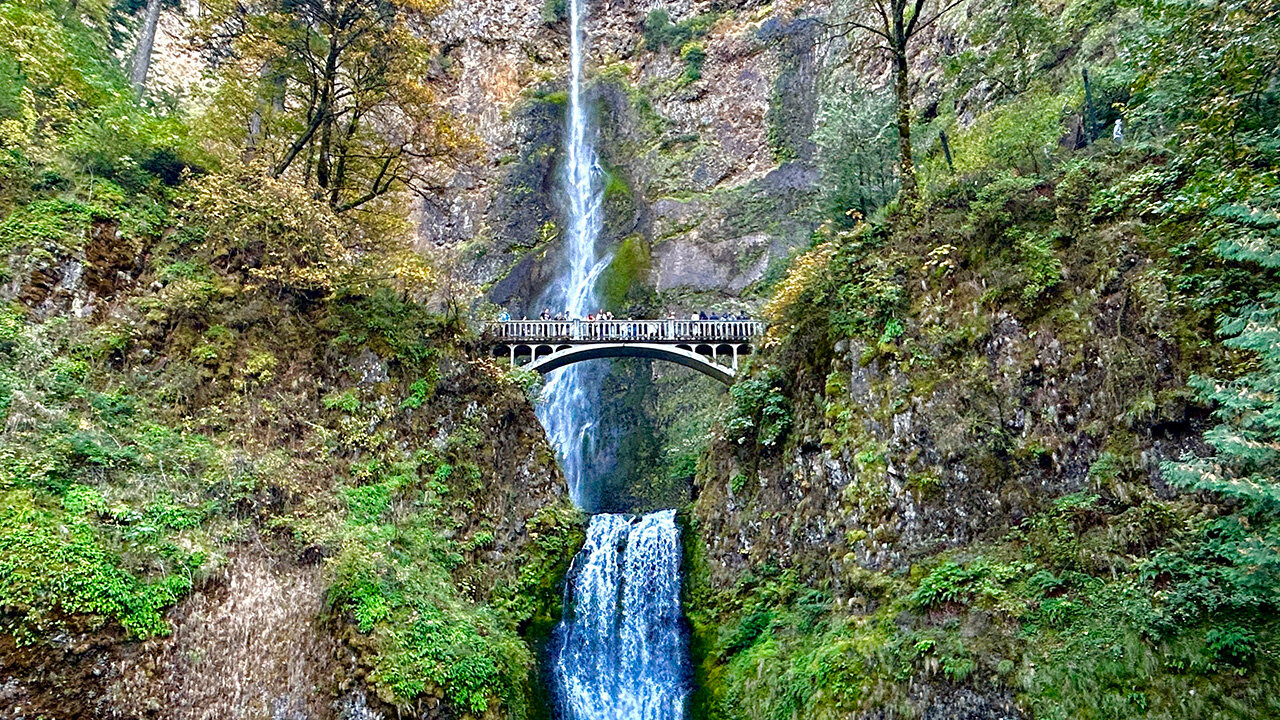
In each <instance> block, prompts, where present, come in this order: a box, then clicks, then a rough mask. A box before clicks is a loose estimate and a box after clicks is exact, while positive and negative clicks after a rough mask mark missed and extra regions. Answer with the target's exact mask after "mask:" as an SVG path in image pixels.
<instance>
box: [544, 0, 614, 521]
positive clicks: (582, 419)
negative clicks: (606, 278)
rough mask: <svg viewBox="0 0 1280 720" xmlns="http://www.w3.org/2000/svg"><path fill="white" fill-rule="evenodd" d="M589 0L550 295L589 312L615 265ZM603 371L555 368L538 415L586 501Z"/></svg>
mask: <svg viewBox="0 0 1280 720" xmlns="http://www.w3.org/2000/svg"><path fill="white" fill-rule="evenodd" d="M585 15H586V2H585V0H572V2H570V3H569V29H570V47H569V55H570V61H571V62H570V77H569V108H568V118H567V122H566V129H567V132H566V140H565V161H564V168H563V174H562V176H561V184H562V187H563V191H564V195H565V199H566V200H567V202H568V228H567V233H566V236H565V246H566V247H565V257H564V265H563V267H562V270H561V272H560V274H559V275H558V276H557V278H556V280H555V282H553V283H552V284H551V286H550V287H548V288H547V291H546V293H545V294H544V296H543V301H544V304H545V305H547V306H548V307H555V308H557V309H563V310H564V311H565V312H567V313H568V314H569V315H570V316H572V317H586V316H587V315H588V314H590V313H593V312H595V311H596V309H597V307H596V306H597V305H598V304H599V298H598V297H597V296H596V281H597V280H599V278H600V274H601V273H603V272H604V270H605V268H607V267H608V265H609V259H608V258H607V257H605V258H601V257H599V254H598V253H597V251H596V241H597V240H598V239H599V237H600V232H601V230H602V229H603V227H604V217H603V214H602V206H603V203H604V189H603V186H602V182H601V176H602V172H601V170H600V163H599V160H598V159H597V157H596V152H595V147H594V146H593V144H592V138H591V137H590V134H589V132H588V130H589V122H590V117H589V115H588V113H587V110H586V107H585V105H584V103H583V98H582V84H583V62H584V59H583V51H584V48H583V44H584V37H583V22H584V20H585ZM599 393H600V384H599V379H598V376H597V375H596V374H593V373H592V372H590V370H589V369H587V368H583V367H580V366H576V365H574V366H569V367H566V368H564V369H562V370H560V371H559V372H557V373H555V374H554V375H552V376H551V377H550V378H549V379H548V381H547V384H546V387H545V388H544V390H543V401H542V402H541V403H540V404H539V409H538V417H539V418H540V419H541V420H542V424H543V425H544V426H545V427H546V428H547V433H548V435H550V438H551V443H552V444H553V445H554V446H555V448H556V450H557V451H558V452H559V454H560V462H561V467H562V468H563V470H564V474H565V477H566V479H567V480H568V482H569V493H570V495H571V496H572V497H573V500H574V502H575V503H576V504H577V505H578V506H579V507H585V508H587V509H590V506H591V504H592V498H590V497H589V496H588V495H587V488H586V487H585V485H584V482H583V473H584V470H585V466H586V464H587V462H588V460H589V458H591V457H592V455H593V452H592V450H593V448H594V446H595V444H596V443H595V440H596V439H595V437H594V436H593V431H594V430H595V427H596V425H597V422H598V415H597V412H596V406H597V405H598V396H599Z"/></svg>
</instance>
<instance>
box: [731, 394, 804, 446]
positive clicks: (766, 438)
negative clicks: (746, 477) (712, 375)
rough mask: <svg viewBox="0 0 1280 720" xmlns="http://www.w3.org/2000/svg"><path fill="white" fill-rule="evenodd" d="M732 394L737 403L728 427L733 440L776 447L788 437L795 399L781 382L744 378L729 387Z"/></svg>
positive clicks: (739, 442) (734, 401)
mask: <svg viewBox="0 0 1280 720" xmlns="http://www.w3.org/2000/svg"><path fill="white" fill-rule="evenodd" d="M729 396H730V397H731V398H733V406H732V409H731V410H730V415H729V416H728V418H726V420H725V423H724V427H725V432H726V433H727V434H728V436H729V438H730V439H731V440H733V441H734V442H736V443H738V444H745V443H748V442H750V443H751V444H752V445H753V446H754V445H757V444H758V445H761V446H764V447H774V446H776V445H778V444H779V443H780V442H781V441H782V440H784V439H785V438H786V435H787V432H788V431H789V430H790V429H791V401H790V399H788V397H787V396H786V394H785V393H784V392H783V391H782V389H781V387H780V383H779V381H777V380H769V379H763V378H752V379H748V380H742V381H740V382H738V383H736V384H734V385H733V387H731V388H729Z"/></svg>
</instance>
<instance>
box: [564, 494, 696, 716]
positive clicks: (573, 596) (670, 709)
mask: <svg viewBox="0 0 1280 720" xmlns="http://www.w3.org/2000/svg"><path fill="white" fill-rule="evenodd" d="M565 594H566V608H565V618H564V620H563V622H561V624H560V625H559V627H558V628H557V629H556V636H555V653H554V667H553V674H554V683H555V691H556V697H557V706H558V710H559V713H560V715H559V716H560V717H562V718H564V720H604V719H608V720H678V719H679V718H682V717H683V716H684V703H685V698H686V696H687V695H688V686H689V683H688V672H687V662H686V657H687V642H686V639H685V635H684V630H683V627H682V625H681V608H680V529H679V527H678V526H677V525H676V521H675V511H674V510H665V511H662V512H656V513H652V514H649V515H645V516H643V517H635V516H630V515H617V514H610V515H595V516H593V517H592V518H591V523H590V526H589V528H588V531H587V542H586V546H585V547H584V548H583V549H582V551H581V553H579V555H578V557H577V558H576V559H575V560H574V567H573V570H572V571H571V576H570V580H569V585H568V590H567V591H566V593H565Z"/></svg>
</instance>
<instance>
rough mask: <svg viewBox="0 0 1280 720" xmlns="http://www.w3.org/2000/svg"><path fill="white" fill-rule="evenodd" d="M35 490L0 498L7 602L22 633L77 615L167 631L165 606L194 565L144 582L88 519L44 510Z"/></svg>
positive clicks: (2, 592) (0, 588) (138, 632)
mask: <svg viewBox="0 0 1280 720" xmlns="http://www.w3.org/2000/svg"><path fill="white" fill-rule="evenodd" d="M33 500H34V498H33V496H32V495H31V493H30V492H29V491H27V492H23V491H16V492H8V493H4V496H3V499H0V606H3V607H5V608H8V609H9V610H10V612H15V611H16V618H17V622H18V625H17V627H13V626H10V627H9V628H7V629H8V630H10V631H16V632H18V633H19V634H20V635H29V634H31V633H36V632H44V631H47V630H49V629H52V628H58V627H65V626H66V624H67V623H68V621H69V620H70V619H71V618H72V617H74V616H80V617H83V618H87V619H88V620H90V622H95V623H96V624H101V623H102V622H103V621H111V622H117V623H119V624H120V625H121V626H122V627H123V628H124V629H125V630H126V631H127V632H129V633H130V634H131V635H133V636H135V637H140V638H147V637H151V636H153V635H166V634H168V632H169V624H168V622H167V621H166V620H165V617H164V613H165V611H166V610H167V609H168V608H169V607H170V606H171V605H173V604H174V603H175V602H177V600H178V599H179V598H180V597H181V596H182V595H183V594H185V593H186V592H187V591H188V590H190V588H191V576H190V575H189V572H190V571H191V569H192V568H190V567H179V568H176V569H177V571H178V572H176V573H174V574H169V575H165V576H163V577H161V578H159V579H157V580H155V581H153V582H149V583H148V582H144V581H143V580H142V579H140V578H138V577H137V576H136V575H134V574H132V573H130V572H128V571H127V570H124V569H122V568H121V567H120V561H119V559H118V558H115V557H113V556H112V555H111V554H110V553H109V552H108V551H107V550H106V549H105V547H104V546H103V544H102V541H101V539H100V537H99V533H98V531H97V530H96V529H95V528H94V527H93V526H92V525H91V524H90V523H89V522H88V521H87V520H83V519H79V518H69V517H64V516H62V515H61V513H58V512H56V511H42V510H39V509H37V508H36V507H35V506H34V505H33Z"/></svg>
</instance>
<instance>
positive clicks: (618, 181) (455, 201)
mask: <svg viewBox="0 0 1280 720" xmlns="http://www.w3.org/2000/svg"><path fill="white" fill-rule="evenodd" d="M561 5H562V4H561ZM783 5H785V4H784V3H760V2H737V3H710V2H673V3H656V2H593V3H590V4H589V13H590V16H591V19H590V21H589V23H588V27H589V35H590V37H589V45H590V48H589V51H590V61H589V64H590V66H591V75H592V80H591V88H590V95H591V102H592V105H593V107H594V110H595V114H596V124H597V128H598V133H599V136H600V137H599V143H598V145H599V149H600V153H601V157H602V163H603V164H604V170H605V173H606V178H605V180H604V181H605V183H606V193H607V210H608V212H607V214H608V219H607V233H606V237H605V238H603V239H602V244H603V245H604V246H605V248H603V249H605V250H606V251H611V250H613V249H615V248H618V246H619V245H621V244H623V243H624V242H629V243H630V250H629V251H628V252H625V253H622V254H621V255H620V256H619V257H620V261H619V262H618V263H617V267H615V269H614V273H615V281H616V282H618V283H619V284H621V285H624V286H625V287H626V288H627V290H628V291H629V294H628V293H622V294H619V295H617V296H616V297H613V298H610V300H611V302H612V303H613V304H614V305H616V306H620V307H619V309H621V308H623V307H626V306H629V305H635V304H639V305H642V306H648V307H655V306H664V305H674V304H676V303H678V302H679V301H680V300H682V299H687V298H688V296H694V297H701V298H703V299H704V300H705V301H707V302H712V301H715V300H717V299H718V300H719V301H724V300H727V299H729V298H734V297H738V296H741V295H742V294H743V293H746V292H749V290H750V288H751V287H752V286H753V285H754V284H755V283H757V282H758V281H760V280H761V278H763V276H764V273H765V271H766V269H767V268H768V267H769V265H770V263H771V262H773V261H776V260H778V259H779V258H781V257H784V256H785V255H786V253H787V252H788V250H789V249H790V248H792V247H795V246H797V245H799V244H802V243H804V242H806V241H807V239H808V235H809V232H810V231H811V230H812V228H813V227H814V224H815V220H814V215H813V213H812V212H811V209H812V203H813V199H814V197H815V193H816V184H817V176H816V173H815V172H814V169H813V160H814V158H813V147H812V142H811V141H810V139H809V137H810V135H811V133H812V131H813V123H814V108H815V107H816V104H817V103H816V96H817V92H818V85H817V83H818V78H817V75H818V67H819V64H820V63H819V59H818V58H817V57H816V53H817V52H818V51H817V50H816V49H815V45H814V43H813V40H814V38H815V35H816V33H817V25H816V23H815V22H814V21H813V19H812V13H813V12H814V10H815V9H814V8H804V7H801V6H796V7H792V6H790V5H787V6H786V7H783ZM558 7H560V6H559V5H557V4H556V3H554V2H549V3H547V4H546V6H545V7H540V6H539V5H538V4H537V3H503V2H475V3H465V4H457V5H455V6H453V7H451V8H450V9H449V10H447V11H446V12H445V13H444V15H442V16H441V17H440V18H439V19H438V20H437V21H436V23H435V25H434V29H435V30H436V31H437V32H438V34H439V36H440V38H441V42H442V44H443V46H444V49H445V50H444V56H443V57H444V66H445V68H446V70H445V72H446V73H447V75H448V77H449V78H450V80H449V86H450V93H451V94H452V96H453V97H454V98H455V107H457V108H458V109H459V110H460V111H461V112H462V113H463V115H464V116H465V117H466V118H467V119H468V120H469V121H470V122H471V124H472V126H473V127H474V128H475V131H476V134H477V135H478V137H479V138H480V140H481V141H482V143H483V145H484V159H483V161H482V162H481V163H480V165H479V166H477V167H473V168H468V169H465V170H463V171H460V172H459V173H458V174H457V176H456V177H455V179H454V193H453V196H452V197H451V198H450V200H449V202H448V204H447V207H440V208H432V209H429V210H424V213H423V216H422V232H421V237H422V238H423V241H424V243H427V244H432V243H434V244H458V243H462V244H464V245H465V249H464V253H465V257H466V258H467V261H468V262H469V264H470V265H471V266H472V267H473V268H475V270H474V273H475V277H476V279H477V280H479V281H480V282H482V283H484V284H486V285H491V286H492V290H491V293H490V296H491V298H492V299H493V300H495V301H497V302H500V303H505V304H512V305H513V306H514V307H515V309H517V310H523V309H524V308H523V303H524V302H525V301H526V300H527V299H528V298H531V297H536V295H537V294H538V291H539V290H540V289H541V287H542V286H543V285H544V284H545V282H546V279H547V274H548V272H550V270H549V266H551V265H553V264H554V259H555V252H556V240H557V239H558V238H559V228H560V227H562V226H563V222H564V219H563V218H562V217H561V215H560V214H559V211H558V210H557V208H558V207H559V205H558V203H557V201H556V197H555V194H556V191H557V176H556V171H557V162H558V153H559V147H560V142H559V134H560V128H561V125H562V124H563V112H564V110H563V98H564V96H563V92H562V90H561V89H562V87H563V76H564V73H565V68H566V67H567V62H568V61H567V59H566V57H565V52H566V45H567V38H566V36H565V34H566V28H565V23H564V22H563V20H562V18H561V17H560V15H559V12H558V10H557V8H558ZM655 10H665V11H666V13H667V14H666V15H662V16H661V18H660V19H661V22H656V21H655V20H654V19H653V18H651V16H650V13H652V12H653V11H655ZM646 23H647V27H648V29H647V30H646ZM637 248H643V252H637V250H636V249H637ZM637 257H639V258H640V260H639V261H635V260H634V259H635V258H637Z"/></svg>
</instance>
